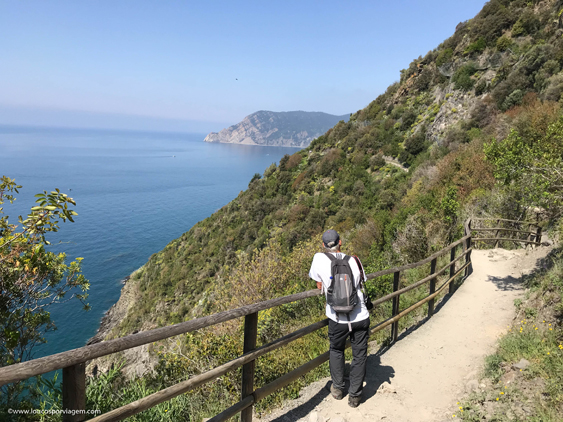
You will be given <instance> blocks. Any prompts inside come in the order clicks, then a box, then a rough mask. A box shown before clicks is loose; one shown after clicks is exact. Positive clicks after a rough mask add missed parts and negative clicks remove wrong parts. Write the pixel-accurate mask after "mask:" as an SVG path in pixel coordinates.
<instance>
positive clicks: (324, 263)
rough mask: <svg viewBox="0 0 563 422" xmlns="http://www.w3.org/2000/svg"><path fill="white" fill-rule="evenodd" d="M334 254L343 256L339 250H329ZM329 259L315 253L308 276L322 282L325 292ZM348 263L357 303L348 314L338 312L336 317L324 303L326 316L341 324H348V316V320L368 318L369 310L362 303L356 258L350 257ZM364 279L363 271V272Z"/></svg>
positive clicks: (328, 284)
mask: <svg viewBox="0 0 563 422" xmlns="http://www.w3.org/2000/svg"><path fill="white" fill-rule="evenodd" d="M331 253H332V254H333V255H334V256H337V255H340V257H341V258H342V257H343V256H344V254H343V253H341V252H331ZM331 262H332V261H331V260H330V259H329V257H328V256H326V255H325V254H324V253H316V254H315V256H314V257H313V262H312V263H311V270H310V271H309V277H311V278H312V279H313V280H315V281H319V282H322V283H323V291H324V292H325V295H326V292H327V290H328V288H329V287H330V277H331V276H332V274H331ZM348 262H349V264H350V269H351V270H352V275H353V276H354V284H355V285H356V289H357V291H358V300H359V302H360V303H359V305H356V307H355V308H354V309H353V310H352V312H350V314H349V315H346V314H338V318H336V312H334V310H333V309H332V306H330V305H328V304H327V305H326V316H327V317H329V318H330V319H332V320H333V321H335V322H338V323H341V324H348V316H349V317H350V322H359V321H363V320H364V319H367V318H369V312H368V310H367V309H366V305H365V304H364V294H363V293H362V291H361V290H360V289H359V283H360V269H359V268H358V264H356V260H355V259H354V258H351V259H350V261H348ZM364 279H365V273H364Z"/></svg>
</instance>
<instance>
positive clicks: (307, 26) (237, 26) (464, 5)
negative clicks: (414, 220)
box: [0, 0, 485, 132]
mask: <svg viewBox="0 0 563 422" xmlns="http://www.w3.org/2000/svg"><path fill="white" fill-rule="evenodd" d="M484 4H485V0H464V1H452V0H427V1H414V0H396V1H382V0H372V1H363V0H358V1H353V2H345V1H321V0H315V1H307V0H301V1H292V0H284V1H270V0H266V1H265V0H261V1H238V2H237V1H224V2H219V1H211V0H210V1H197V2H195V1H187V0H162V1H161V0H153V1H145V0H120V1H115V0H112V1H109V0H98V1H93V0H84V1H82V0H80V1H77V0H72V1H61V0H48V1H45V0H21V1H15V0H0V39H1V40H2V42H0V58H1V59H0V124H48V125H53V126H84V127H88V126H90V127H108V128H114V127H121V128H130V129H155V130H185V131H200V132H207V131H210V130H218V129H221V128H222V127H224V126H226V125H231V124H234V123H237V122H238V121H240V120H241V119H242V118H244V117H245V116H246V115H248V114H250V113H252V112H255V111H258V110H272V111H290V110H306V111H324V112H327V113H332V114H346V113H350V112H355V111H357V110H358V109H361V108H363V107H365V106H366V105H367V104H368V103H369V102H370V101H372V100H373V99H375V98H376V97H377V95H379V94H381V93H382V92H384V91H385V89H386V88H387V86H388V85H389V84H391V83H393V82H394V81H396V80H398V78H399V71H400V69H403V68H405V67H407V66H408V65H409V63H410V62H411V61H412V60H413V59H414V58H416V57H418V56H420V55H422V56H424V55H425V54H426V53H427V52H428V51H429V50H432V49H433V48H435V47H437V46H438V45H439V44H440V43H441V42H442V41H443V40H445V39H446V38H447V37H449V36H450V35H452V34H453V32H454V30H455V27H456V25H457V24H458V23H459V22H461V21H464V20H467V19H470V18H472V17H473V16H475V15H476V14H477V13H478V12H479V10H480V9H481V8H482V7H483V5H484ZM236 79H238V80H236Z"/></svg>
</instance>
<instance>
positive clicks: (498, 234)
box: [466, 220, 500, 248]
mask: <svg viewBox="0 0 563 422" xmlns="http://www.w3.org/2000/svg"><path fill="white" fill-rule="evenodd" d="M499 224H500V220H497V227H500V226H499ZM466 234H467V233H466ZM499 236H500V230H497V232H496V233H495V238H498V237H499ZM498 242H499V241H498V240H496V241H495V245H494V246H493V248H496V247H497V246H498Z"/></svg>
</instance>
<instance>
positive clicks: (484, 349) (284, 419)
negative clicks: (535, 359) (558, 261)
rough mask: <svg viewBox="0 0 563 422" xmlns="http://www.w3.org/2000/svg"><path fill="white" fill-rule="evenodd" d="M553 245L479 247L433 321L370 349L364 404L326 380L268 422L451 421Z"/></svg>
mask: <svg viewBox="0 0 563 422" xmlns="http://www.w3.org/2000/svg"><path fill="white" fill-rule="evenodd" d="M549 250H550V249H549V248H545V247H541V248H537V249H534V250H527V251H526V250H517V251H506V250H503V249H493V250H484V251H477V250H476V251H474V252H473V255H472V258H473V273H472V274H471V276H469V277H468V278H467V280H465V282H464V284H463V285H462V286H461V287H460V288H459V289H458V290H457V291H456V293H455V294H454V295H453V296H452V297H451V298H450V299H449V300H448V301H447V302H446V303H445V304H444V305H443V307H440V308H438V311H437V313H435V315H434V316H433V317H432V319H431V320H430V321H427V322H426V323H425V324H423V325H421V326H420V327H419V328H418V329H416V330H414V331H412V332H410V333H403V334H402V335H401V337H400V338H399V341H397V343H396V344H395V345H393V346H392V347H391V348H390V349H388V350H387V351H385V352H384V353H382V354H378V353H375V350H374V351H372V353H371V354H370V355H369V357H368V369H367V377H366V384H365V387H364V393H363V394H364V398H363V400H362V403H361V404H360V406H359V407H358V408H356V409H352V408H350V407H349V406H348V404H347V397H346V398H345V399H344V400H342V401H336V400H334V399H333V398H332V397H331V396H330V393H329V391H328V387H329V386H330V379H329V378H326V379H323V380H321V381H318V382H316V383H314V384H312V385H310V386H308V387H307V388H305V389H304V390H303V391H302V392H301V396H300V398H299V399H296V400H294V401H292V402H290V403H288V404H287V405H286V406H285V407H284V408H283V409H280V410H278V411H276V412H274V413H273V414H271V415H269V416H268V417H267V418H265V419H262V421H264V422H265V421H275V422H293V421H302V422H328V421H329V420H330V422H356V421H370V422H372V421H385V422H441V421H446V420H452V414H453V413H455V410H457V405H456V402H457V401H459V400H460V399H461V398H462V397H463V396H464V395H465V394H467V391H469V390H470V389H471V388H474V387H476V385H477V378H478V374H479V371H480V370H481V368H482V365H483V358H484V357H485V356H486V355H488V354H490V353H492V352H493V351H494V350H495V345H496V340H497V338H498V337H499V335H501V334H503V333H505V332H506V330H507V326H508V324H510V322H511V321H512V319H513V318H514V316H515V307H514V300H515V299H516V298H518V297H520V296H521V295H522V294H523V288H522V286H521V281H520V277H521V276H522V275H523V274H525V273H528V272H530V271H532V270H533V269H534V268H535V267H536V265H537V264H538V260H539V259H541V258H543V257H544V256H546V255H547V253H548V252H549ZM372 346H373V345H372Z"/></svg>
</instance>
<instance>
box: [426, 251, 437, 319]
mask: <svg viewBox="0 0 563 422" xmlns="http://www.w3.org/2000/svg"><path fill="white" fill-rule="evenodd" d="M437 261H438V258H434V259H433V260H432V261H431V262H430V274H434V273H435V272H436V262H437ZM435 291H436V277H434V278H433V279H432V280H430V294H432V293H434V292H435ZM433 314H434V299H430V301H429V302H428V318H430V317H432V315H433Z"/></svg>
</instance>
